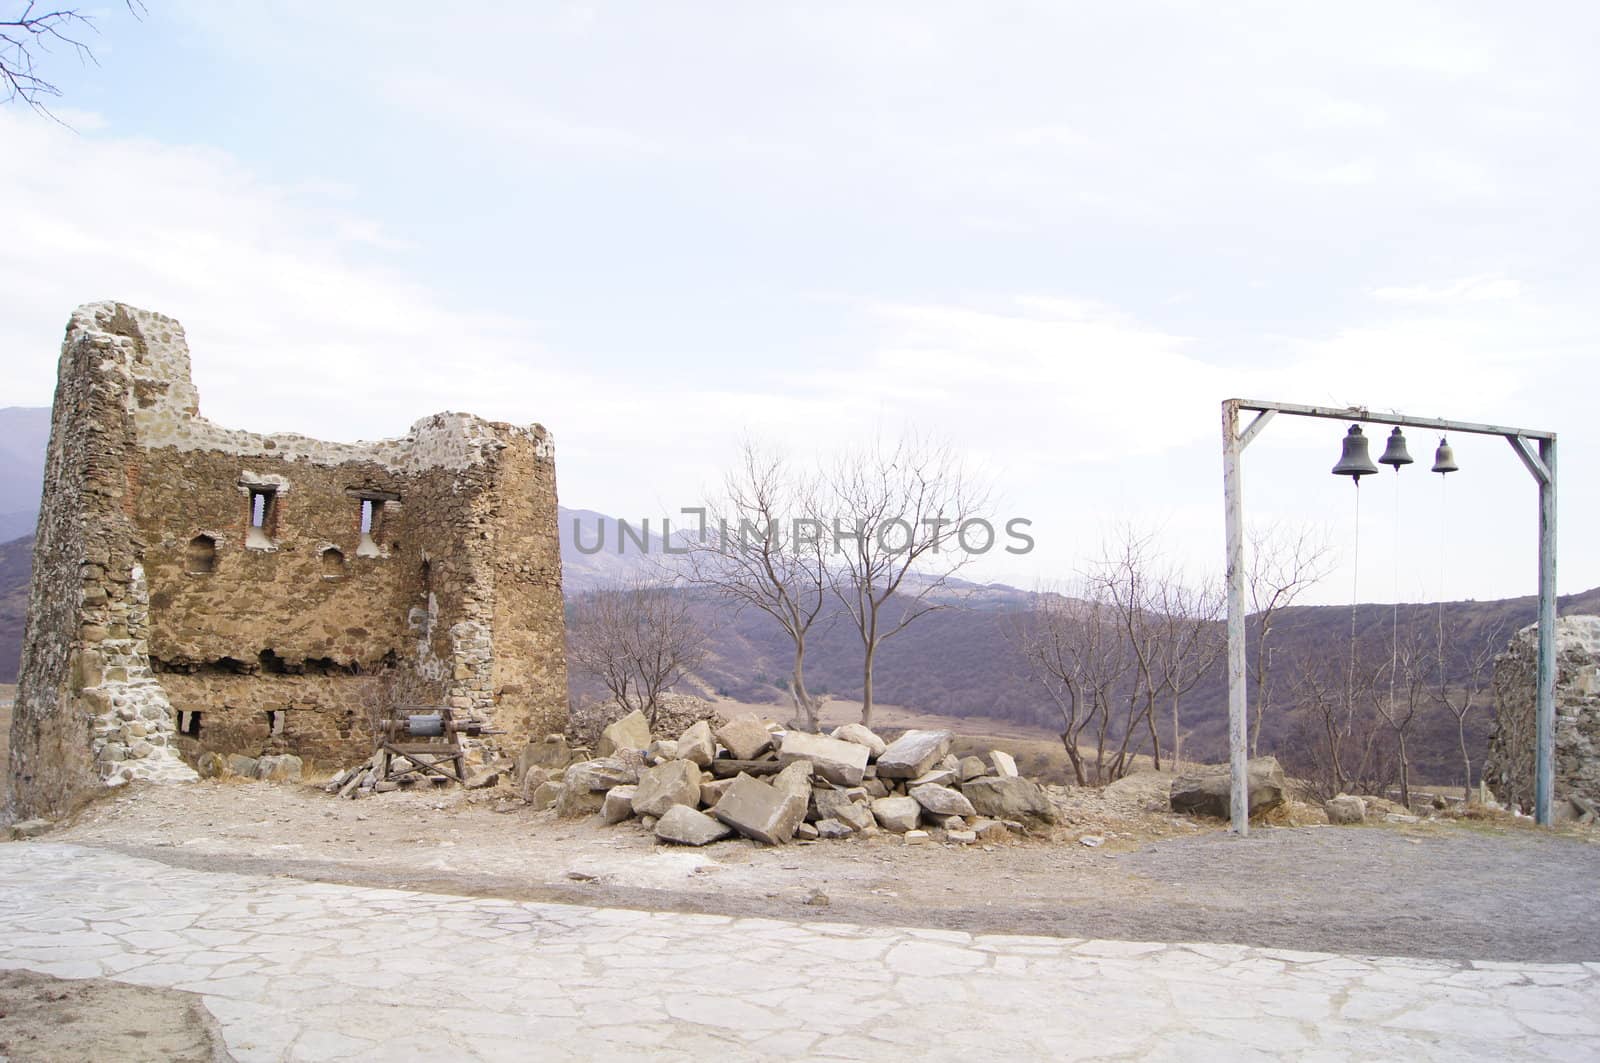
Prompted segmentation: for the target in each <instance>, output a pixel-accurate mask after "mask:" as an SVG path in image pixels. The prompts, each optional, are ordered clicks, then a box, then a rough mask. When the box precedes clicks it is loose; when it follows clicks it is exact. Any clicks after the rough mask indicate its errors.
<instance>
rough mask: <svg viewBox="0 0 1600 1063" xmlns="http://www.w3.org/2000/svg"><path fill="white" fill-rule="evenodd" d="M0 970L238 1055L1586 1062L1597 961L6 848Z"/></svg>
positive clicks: (1596, 1025) (1597, 1046)
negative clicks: (161, 1006) (184, 1031)
mask: <svg viewBox="0 0 1600 1063" xmlns="http://www.w3.org/2000/svg"><path fill="white" fill-rule="evenodd" d="M0 968H5V969H11V968H25V969H28V970H34V971H41V972H44V973H47V974H53V975H56V976H58V977H65V978H87V977H106V978H111V979H115V980H117V981H122V982H128V983H133V984H137V985H152V986H164V987H170V988H176V989H181V990H187V991H191V992H195V993H198V994H201V995H202V997H203V999H204V1001H205V1004H206V1006H207V1007H208V1008H209V1009H210V1010H211V1012H212V1014H214V1015H215V1016H216V1018H217V1020H218V1022H219V1023H220V1025H221V1027H222V1030H223V1033H224V1036H225V1037H226V1038H227V1042H228V1047H229V1049H230V1050H231V1051H232V1052H233V1054H234V1055H235V1057H236V1058H238V1059H239V1060H241V1061H253V1060H334V1059H337V1060H380V1059H381V1060H395V1059H407V1058H413V1057H417V1056H422V1055H429V1056H433V1057H436V1058H445V1059H452V1060H455V1059H460V1060H526V1059H539V1060H588V1059H616V1060H629V1059H639V1060H644V1059H649V1060H668V1061H674V1060H682V1061H689V1060H695V1061H697V1063H700V1061H703V1060H705V1059H716V1060H718V1061H722V1060H744V1059H807V1060H861V1059H875V1060H876V1059H883V1058H914V1059H931V1060H955V1059H973V1058H1000V1059H1006V1058H1010V1059H1059V1060H1074V1059H1099V1058H1108V1057H1124V1058H1138V1059H1155V1060H1195V1059H1218V1060H1230V1061H1232V1060H1252V1059H1263V1060H1265V1059H1279V1058H1284V1057H1297V1058H1303V1059H1315V1060H1344V1059H1349V1060H1356V1059H1363V1060H1365V1059H1400V1058H1404V1059H1438V1060H1449V1061H1451V1063H1457V1061H1460V1060H1463V1059H1495V1060H1506V1059H1510V1060H1515V1059H1570V1060H1593V1059H1596V1058H1600V962H1597V963H1584V964H1509V963H1471V964H1462V963H1452V962H1446V961H1438V960H1418V959H1395V958H1388V959H1384V958H1371V957H1355V956H1338V955H1331V954H1328V953H1312V952H1291V951H1285V950H1281V949H1259V948H1248V947H1244V946H1237V945H1215V944H1190V945H1182V944H1177V945H1163V944H1157V943H1149V942H1122V941H1084V940H1071V939H1062V938H1047V937H1023V936H1015V935H990V934H966V933H962V932H958V931H948V930H922V929H916V928H909V927H906V928H886V927H862V926H851V925H844V924H827V923H800V922H789V921H784V920H776V919H748V918H734V917H729V916H715V915H688V914H677V913H665V912H641V911H630V910H619V909H603V908H587V907H581V906H572V905H557V904H537V903H524V902H513V901H505V900H496V899H492V898H490V899H485V898H469V897H453V896H444V895H438V894H427V893H419V892H413V891H407V890H387V889H370V888H361V887H352V886H336V885H328V884H325V883H310V882H304V881H300V880H297V879H289V878H269V877H262V876H251V875H236V874H213V873H205V872H197V871H187V870H183V869H176V868H171V867H168V866H166V865H163V864H159V863H156V862H154V861H149V860H141V859H137V858H133V857H128V856H123V855H120V854H116V853H111V852H107V851H103V850H96V849H88V848H83V847H80V846H73V845H63V844H57V843H49V842H19V843H12V844H4V845H0Z"/></svg>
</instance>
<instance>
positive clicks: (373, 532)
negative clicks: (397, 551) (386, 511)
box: [356, 498, 383, 557]
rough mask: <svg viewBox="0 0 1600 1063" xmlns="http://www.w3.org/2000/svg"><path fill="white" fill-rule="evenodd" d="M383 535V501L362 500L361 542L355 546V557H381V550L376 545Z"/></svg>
mask: <svg viewBox="0 0 1600 1063" xmlns="http://www.w3.org/2000/svg"><path fill="white" fill-rule="evenodd" d="M382 535H383V499H381V498H363V499H362V500H361V542H360V543H359V544H358V545H357V546H356V556H357V557H382V556H383V548H382V547H381V546H379V545H378V542H379V540H380V538H381V537H382Z"/></svg>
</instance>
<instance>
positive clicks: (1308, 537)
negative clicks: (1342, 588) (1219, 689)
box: [1245, 523, 1333, 757]
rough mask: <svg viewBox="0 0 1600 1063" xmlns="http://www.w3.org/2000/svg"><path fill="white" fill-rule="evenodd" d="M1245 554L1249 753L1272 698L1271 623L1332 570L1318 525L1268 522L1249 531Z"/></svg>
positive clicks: (1330, 552) (1257, 741) (1256, 744)
mask: <svg viewBox="0 0 1600 1063" xmlns="http://www.w3.org/2000/svg"><path fill="white" fill-rule="evenodd" d="M1249 558H1250V560H1249V564H1248V566H1247V568H1246V570H1245V588H1246V591H1247V592H1248V593H1249V596H1250V613H1251V615H1252V617H1253V618H1254V619H1255V629H1256V645H1255V653H1254V655H1253V656H1252V657H1251V659H1250V678H1251V681H1252V685H1253V686H1254V687H1255V697H1254V699H1253V700H1254V702H1255V705H1254V708H1255V714H1254V718H1253V719H1252V721H1251V724H1250V755H1251V756H1252V757H1253V756H1255V755H1256V754H1257V752H1258V751H1259V749H1260V746H1261V721H1262V720H1264V719H1265V718H1266V715H1267V709H1268V707H1269V706H1270V705H1271V702H1272V685H1271V683H1270V681H1269V680H1270V672H1271V670H1272V629H1273V623H1274V622H1275V621H1276V620H1277V619H1278V617H1279V614H1280V613H1281V612H1282V611H1283V610H1285V609H1288V608H1289V607H1290V606H1292V605H1294V603H1295V601H1296V600H1297V599H1298V598H1299V597H1300V595H1301V594H1303V593H1305V591H1307V590H1308V589H1310V588H1311V587H1312V586H1314V585H1315V584H1316V583H1318V582H1319V581H1320V580H1321V579H1322V578H1323V577H1324V576H1326V575H1327V574H1328V573H1329V572H1330V571H1331V570H1332V567H1333V550H1332V547H1331V545H1330V544H1329V542H1328V533H1327V530H1326V529H1324V528H1316V527H1312V526H1309V525H1304V526H1300V527H1291V526H1289V525H1285V524H1278V523H1273V524H1268V525H1266V526H1265V527H1260V528H1253V529H1251V531H1250V553H1249Z"/></svg>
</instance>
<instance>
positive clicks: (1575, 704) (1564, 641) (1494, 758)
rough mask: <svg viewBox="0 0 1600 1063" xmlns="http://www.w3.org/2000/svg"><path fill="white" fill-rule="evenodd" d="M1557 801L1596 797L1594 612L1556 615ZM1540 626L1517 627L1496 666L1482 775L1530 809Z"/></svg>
mask: <svg viewBox="0 0 1600 1063" xmlns="http://www.w3.org/2000/svg"><path fill="white" fill-rule="evenodd" d="M1555 641H1556V719H1555V765H1554V767H1555V799H1556V803H1557V804H1559V803H1561V802H1562V801H1563V800H1566V799H1568V798H1572V797H1577V798H1580V799H1583V800H1587V801H1591V802H1600V616H1563V617H1560V618H1559V619H1557V620H1556V630H1555ZM1538 657H1539V628H1538V625H1536V624H1530V625H1529V626H1527V627H1525V628H1523V629H1522V630H1521V631H1519V632H1517V633H1516V635H1514V636H1513V637H1512V639H1511V643H1510V645H1509V646H1507V647H1506V650H1505V652H1504V653H1502V654H1501V655H1500V656H1499V657H1497V658H1496V659H1495V666H1494V683H1493V686H1494V723H1493V726H1492V728H1491V730H1490V732H1489V753H1488V756H1487V757H1486V758H1485V760H1484V764H1483V778H1484V781H1485V782H1487V783H1488V785H1489V788H1490V789H1491V790H1493V791H1494V795H1495V797H1496V799H1498V800H1499V801H1500V803H1501V804H1503V805H1505V806H1506V807H1507V808H1519V809H1521V810H1523V811H1525V812H1532V811H1533V763H1534V756H1533V754H1534V694H1535V684H1536V681H1537V671H1538Z"/></svg>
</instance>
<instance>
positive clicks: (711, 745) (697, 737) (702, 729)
mask: <svg viewBox="0 0 1600 1063" xmlns="http://www.w3.org/2000/svg"><path fill="white" fill-rule="evenodd" d="M716 755H717V743H716V742H715V741H714V740H713V739H712V737H711V724H709V723H707V722H706V721H705V720H696V721H695V722H694V723H692V724H690V725H689V727H688V729H687V730H685V731H684V732H683V734H682V735H680V736H679V737H678V756H679V757H681V758H682V759H684V760H687V761H691V762H693V763H695V764H698V765H699V766H700V767H702V768H704V767H706V766H707V765H708V764H710V763H711V761H712V760H713V759H714V758H715V757H716Z"/></svg>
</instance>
